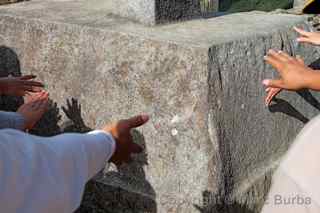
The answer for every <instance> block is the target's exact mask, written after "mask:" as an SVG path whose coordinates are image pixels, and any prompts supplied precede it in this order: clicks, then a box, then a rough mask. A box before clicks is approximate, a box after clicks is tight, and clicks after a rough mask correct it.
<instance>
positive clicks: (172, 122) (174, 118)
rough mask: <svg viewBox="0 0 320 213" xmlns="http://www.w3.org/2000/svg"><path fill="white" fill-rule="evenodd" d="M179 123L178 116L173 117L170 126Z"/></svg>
mask: <svg viewBox="0 0 320 213" xmlns="http://www.w3.org/2000/svg"><path fill="white" fill-rule="evenodd" d="M179 121H180V118H179V116H178V115H175V116H173V118H172V120H171V124H175V123H178V122H179Z"/></svg>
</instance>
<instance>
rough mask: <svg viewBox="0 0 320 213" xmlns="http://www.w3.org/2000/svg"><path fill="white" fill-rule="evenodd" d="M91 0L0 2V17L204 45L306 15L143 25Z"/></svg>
mask: <svg viewBox="0 0 320 213" xmlns="http://www.w3.org/2000/svg"><path fill="white" fill-rule="evenodd" d="M95 1H97V0H91V1H87V0H32V1H28V2H22V3H17V4H10V5H5V6H1V7H0V17H1V16H13V17H21V18H24V19H37V20H39V21H43V22H56V23H64V24H76V25H83V26H86V27H94V28H99V29H101V30H107V31H114V32H120V33H126V34H131V35H137V36H140V37H142V38H146V39H152V40H162V41H169V42H173V43H178V44H180V45H186V46H189V47H190V46H198V47H204V48H207V47H209V46H212V45H217V44H222V43H228V42H231V41H234V40H241V39H244V38H246V37H252V36H263V35H270V33H272V32H276V31H278V30H281V29H283V28H284V27H288V28H291V27H293V26H294V25H296V24H299V23H300V24H301V23H302V22H303V21H305V20H306V16H296V15H289V14H272V13H265V12H249V13H237V14H230V15H224V16H220V17H215V18H210V19H198V20H192V21H187V22H180V23H174V24H169V25H162V26H155V27H146V26H143V25H140V24H138V23H134V22H131V21H129V20H127V19H124V18H119V17H116V16H113V15H111V11H110V10H111V9H110V8H111V7H109V6H108V2H106V3H105V4H104V5H103V6H100V5H99V4H95ZM101 8H103V9H101Z"/></svg>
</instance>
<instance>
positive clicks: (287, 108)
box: [0, 0, 320, 213]
mask: <svg viewBox="0 0 320 213" xmlns="http://www.w3.org/2000/svg"><path fill="white" fill-rule="evenodd" d="M87 5H88V1H63V4H61V1H58V0H50V1H49V0H41V1H40V0H39V1H37V0H35V1H32V2H28V3H25V4H24V6H20V5H19V4H16V5H8V6H4V7H1V8H0V23H1V24H0V45H2V46H5V47H6V48H7V49H10V50H11V51H14V52H16V54H17V56H18V58H19V60H20V64H21V72H22V73H23V74H27V73H33V74H36V75H37V76H39V78H40V79H41V80H43V81H44V82H46V84H47V87H48V90H49V91H50V93H51V97H52V99H53V100H54V101H56V102H57V103H58V106H56V108H57V107H58V108H59V107H60V106H61V105H65V99H67V98H69V97H76V98H77V99H78V102H79V104H81V106H82V108H81V109H82V114H83V116H84V117H83V121H84V122H85V123H86V124H87V125H88V126H91V127H92V128H97V127H101V126H102V125H103V124H105V123H107V122H108V121H111V120H116V119H120V118H124V117H127V116H131V115H133V114H136V113H140V112H147V113H149V114H150V115H151V121H150V122H149V123H148V124H147V125H146V126H145V127H143V128H141V129H139V132H135V141H136V142H138V143H140V144H141V145H143V146H144V147H145V152H144V153H142V154H141V155H138V156H135V162H134V163H133V164H131V165H124V166H123V167H119V168H113V167H112V168H111V170H109V171H107V170H106V171H105V172H104V173H103V174H100V175H99V176H97V178H96V180H95V184H96V187H98V188H95V187H94V188H93V189H92V191H94V193H95V194H96V195H97V196H98V198H99V199H98V201H99V205H102V206H105V207H106V208H114V209H118V208H116V207H112V206H114V205H117V202H116V201H115V200H112V202H111V204H110V203H108V202H107V201H108V200H109V199H110V197H113V195H117V196H119V197H117V199H118V200H119V202H120V201H121V202H122V204H123V205H127V206H123V205H121V208H125V209H126V210H119V212H160V213H162V212H163V213H168V212H181V213H188V212H199V211H200V212H210V209H215V208H218V207H219V205H223V204H225V203H226V201H228V203H230V202H231V201H232V202H234V205H232V208H235V209H238V208H245V209H247V210H248V211H249V212H257V211H258V208H259V206H260V205H261V203H262V202H263V197H264V195H265V193H266V191H267V190H268V186H269V183H270V181H269V180H270V173H271V171H272V170H273V169H274V168H275V167H276V165H277V162H278V160H279V158H280V157H281V156H282V154H283V153H284V152H285V151H286V150H287V148H288V146H289V145H290V142H291V141H292V139H293V138H294V137H295V136H296V134H297V133H298V131H299V130H300V129H301V128H302V126H303V125H304V123H306V122H307V121H308V120H309V119H311V118H312V117H313V116H315V115H316V114H318V113H319V109H320V107H319V105H320V104H319V102H318V98H319V95H316V94H313V93H311V92H309V91H301V92H299V93H292V92H283V93H281V94H280V96H279V97H278V99H276V100H275V102H274V103H273V105H272V106H270V107H269V108H267V107H266V106H265V105H264V96H265V92H264V88H263V87H262V85H261V81H262V79H264V78H266V77H272V76H275V72H274V70H273V69H272V68H271V67H270V66H269V65H266V64H265V63H264V60H263V56H264V55H265V54H266V52H267V50H268V49H269V48H275V49H283V50H285V51H288V52H289V53H291V54H293V55H295V54H299V55H302V56H304V57H305V59H306V63H311V62H312V61H314V60H315V59H316V58H317V56H318V54H317V51H316V50H315V49H314V48H312V47H310V46H304V45H298V44H297V43H296V42H295V38H296V34H295V33H294V32H293V30H292V27H293V26H294V25H299V26H301V27H306V28H307V27H309V26H308V25H307V24H306V22H305V17H303V16H293V15H276V14H268V13H262V12H253V13H242V14H234V15H228V16H223V17H219V18H214V19H206V20H194V21H189V22H184V23H177V24H171V25H166V26H157V27H144V26H142V25H139V24H136V23H132V22H129V21H128V20H125V19H121V18H117V17H114V16H113V15H106V14H108V11H107V10H106V11H105V10H102V9H96V8H90V7H88V6H87ZM58 108H57V109H58ZM58 110H59V109H58ZM67 114H68V113H67ZM64 119H66V118H65V117H63V118H62V120H64ZM58 120H59V119H58ZM81 122H82V121H81ZM81 122H80V123H81ZM54 123H57V119H55V121H54ZM232 202H231V203H232ZM134 204H136V206H134ZM143 204H145V205H143ZM97 205H98V204H97ZM132 205H133V206H132ZM83 208H85V207H83ZM135 208H138V209H139V211H136V210H135ZM228 208H229V207H228ZM232 208H231V207H230V209H232ZM83 212H85V211H84V210H83ZM105 212H107V211H105ZM110 212H116V210H110ZM231 212H232V211H231Z"/></svg>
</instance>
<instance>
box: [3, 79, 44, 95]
mask: <svg viewBox="0 0 320 213" xmlns="http://www.w3.org/2000/svg"><path fill="white" fill-rule="evenodd" d="M35 78H36V76H34V75H25V76H21V77H4V78H0V94H4V95H12V96H24V95H26V94H27V93H28V92H39V91H40V88H42V87H44V85H43V84H42V83H41V82H38V81H34V80H32V79H35Z"/></svg>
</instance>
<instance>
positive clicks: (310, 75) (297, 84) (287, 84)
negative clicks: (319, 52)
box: [263, 27, 320, 106]
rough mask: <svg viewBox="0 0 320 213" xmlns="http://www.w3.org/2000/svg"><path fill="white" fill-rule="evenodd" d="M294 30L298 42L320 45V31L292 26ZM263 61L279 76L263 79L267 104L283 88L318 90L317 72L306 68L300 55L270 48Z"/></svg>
mask: <svg viewBox="0 0 320 213" xmlns="http://www.w3.org/2000/svg"><path fill="white" fill-rule="evenodd" d="M294 30H295V31H296V32H297V33H298V34H299V37H298V38H297V41H298V42H299V43H307V44H312V45H320V33H318V32H307V31H304V30H302V29H300V28H298V27H294ZM265 61H266V62H267V63H269V64H271V65H272V66H273V67H274V68H275V69H276V70H277V71H278V72H279V74H280V76H281V78H280V79H276V80H271V79H265V80H264V81H263V84H264V85H265V86H266V92H267V96H266V99H265V104H266V105H267V106H268V105H270V103H271V101H272V99H273V98H274V97H275V96H276V95H277V94H279V93H280V92H281V91H282V90H283V89H287V90H294V91H296V90H299V89H304V88H308V89H313V90H319V86H318V85H317V81H318V80H319V79H318V78H319V74H316V72H315V71H313V70H312V69H310V68H308V67H307V66H306V65H305V64H304V61H303V59H302V58H301V57H300V56H297V57H296V58H294V57H291V56H289V55H288V54H286V53H284V52H281V51H275V50H270V51H269V52H268V54H267V55H266V56H265ZM318 82H319V81H318Z"/></svg>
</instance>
